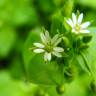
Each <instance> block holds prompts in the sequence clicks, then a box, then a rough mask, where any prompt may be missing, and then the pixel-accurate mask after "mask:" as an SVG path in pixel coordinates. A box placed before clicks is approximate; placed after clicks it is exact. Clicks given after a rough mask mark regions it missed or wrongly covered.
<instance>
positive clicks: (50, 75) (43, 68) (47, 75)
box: [26, 55, 63, 85]
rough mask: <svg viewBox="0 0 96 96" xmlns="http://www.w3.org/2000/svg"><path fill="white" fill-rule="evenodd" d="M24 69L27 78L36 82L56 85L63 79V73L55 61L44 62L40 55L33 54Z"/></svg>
mask: <svg viewBox="0 0 96 96" xmlns="http://www.w3.org/2000/svg"><path fill="white" fill-rule="evenodd" d="M26 69H27V75H28V79H29V80H30V81H31V82H34V83H36V84H46V85H57V84H60V83H61V82H62V80H63V79H62V78H63V74H62V73H61V69H59V68H58V65H57V64H56V62H50V63H49V64H46V63H45V62H44V59H43V56H42V55H36V56H34V57H33V58H32V59H31V62H30V63H29V64H28V65H27V67H26Z"/></svg>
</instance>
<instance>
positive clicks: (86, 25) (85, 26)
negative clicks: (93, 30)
mask: <svg viewBox="0 0 96 96" xmlns="http://www.w3.org/2000/svg"><path fill="white" fill-rule="evenodd" d="M90 24H91V23H90V22H85V23H83V24H82V25H81V28H87V27H88V26H89V25H90Z"/></svg>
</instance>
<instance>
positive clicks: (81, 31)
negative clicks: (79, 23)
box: [80, 29, 90, 33]
mask: <svg viewBox="0 0 96 96" xmlns="http://www.w3.org/2000/svg"><path fill="white" fill-rule="evenodd" d="M80 33H90V31H89V30H87V29H86V30H80Z"/></svg>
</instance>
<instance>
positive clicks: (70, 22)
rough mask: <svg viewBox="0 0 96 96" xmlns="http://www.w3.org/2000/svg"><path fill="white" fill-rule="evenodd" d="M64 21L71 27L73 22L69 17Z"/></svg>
mask: <svg viewBox="0 0 96 96" xmlns="http://www.w3.org/2000/svg"><path fill="white" fill-rule="evenodd" d="M66 22H67V23H68V24H69V25H70V26H71V27H72V28H73V27H74V24H73V22H72V20H71V19H70V18H69V19H68V20H66Z"/></svg>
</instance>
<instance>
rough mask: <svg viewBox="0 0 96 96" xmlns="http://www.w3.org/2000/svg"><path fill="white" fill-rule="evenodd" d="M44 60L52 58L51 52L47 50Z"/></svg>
mask: <svg viewBox="0 0 96 96" xmlns="http://www.w3.org/2000/svg"><path fill="white" fill-rule="evenodd" d="M44 60H45V61H50V60H51V53H47V52H45V54H44Z"/></svg>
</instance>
